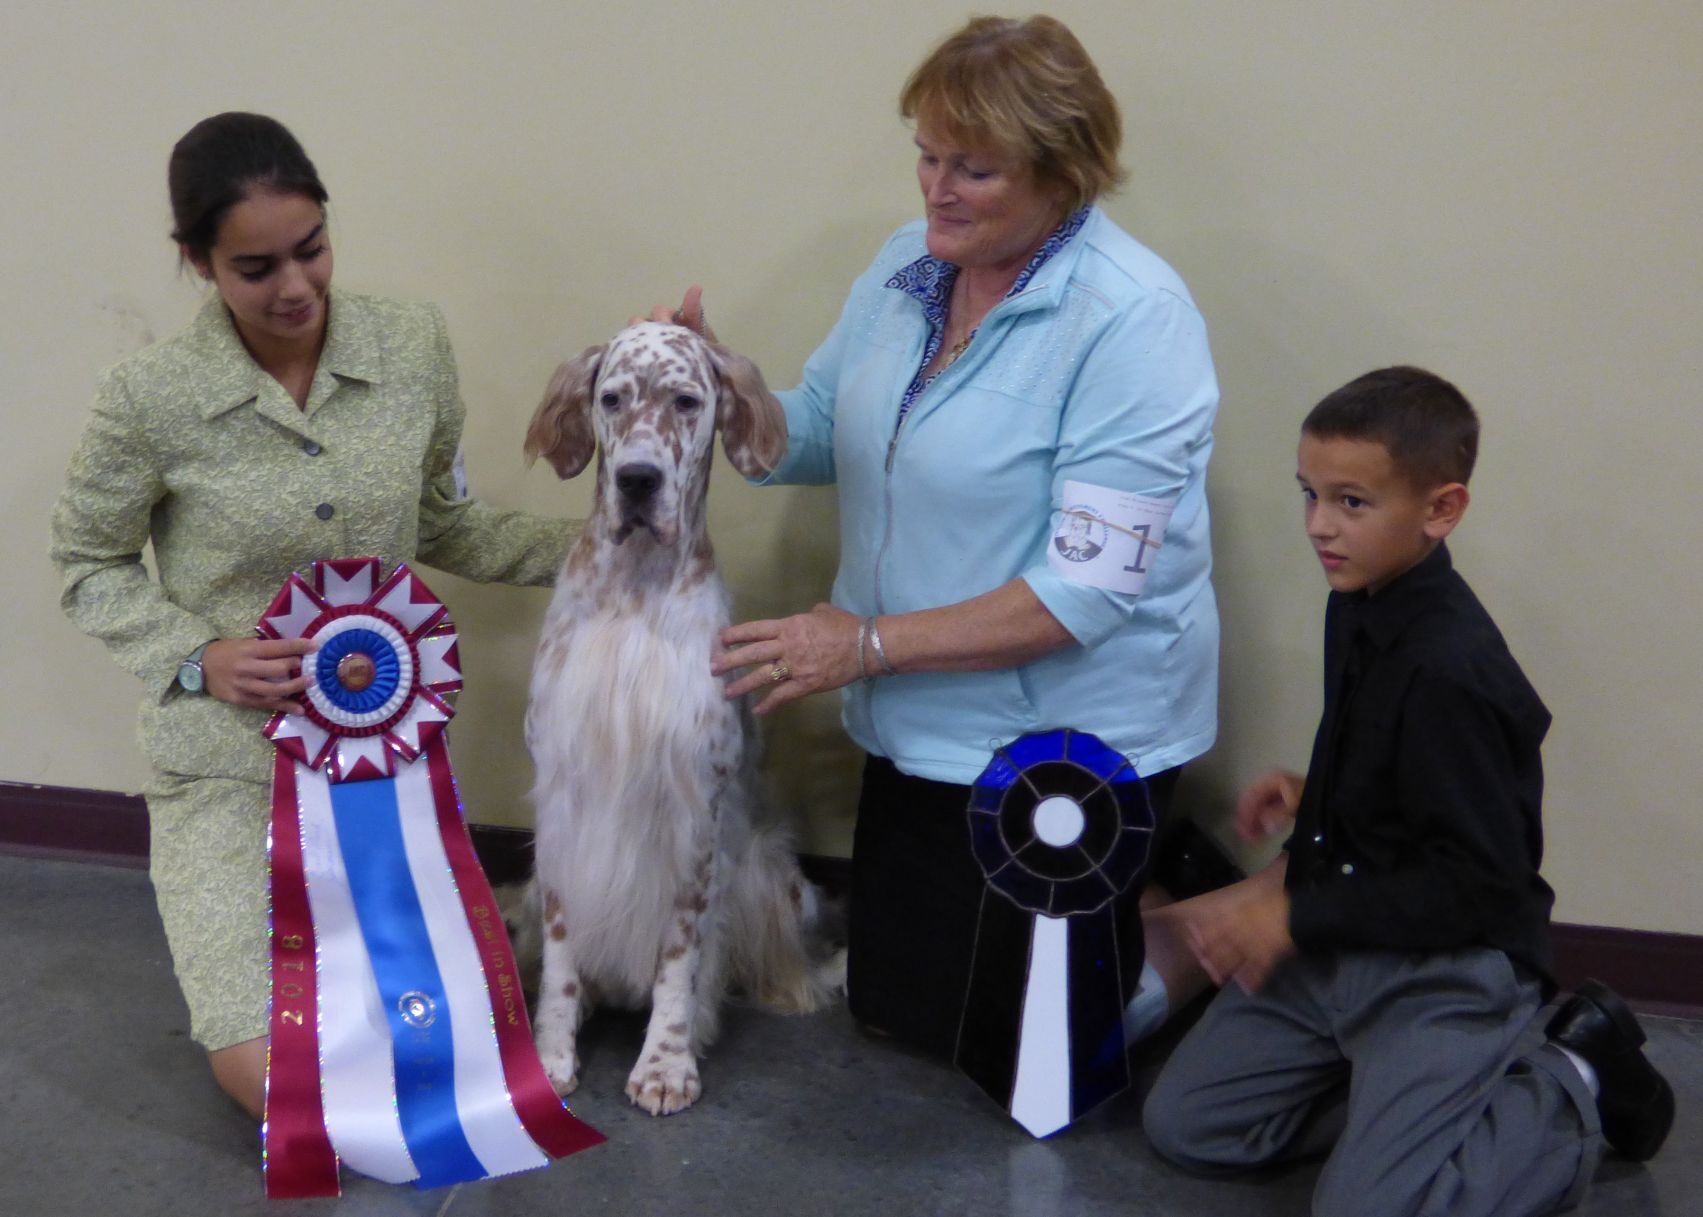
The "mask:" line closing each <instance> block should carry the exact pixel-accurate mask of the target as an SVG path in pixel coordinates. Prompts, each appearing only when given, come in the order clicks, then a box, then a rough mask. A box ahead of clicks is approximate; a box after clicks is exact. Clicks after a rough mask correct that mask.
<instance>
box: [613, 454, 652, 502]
mask: <svg viewBox="0 0 1703 1217" xmlns="http://www.w3.org/2000/svg"><path fill="white" fill-rule="evenodd" d="M661 485H662V470H660V469H658V468H657V467H656V466H655V465H645V464H639V463H634V464H631V465H622V466H621V467H620V468H619V469H617V470H616V471H615V489H617V490H619V491H620V492H621V495H622V497H623V498H628V499H633V500H637V501H642V500H644V499H648V498H650V496H651V495H653V494H655V493H656V491H657V487H659V486H661Z"/></svg>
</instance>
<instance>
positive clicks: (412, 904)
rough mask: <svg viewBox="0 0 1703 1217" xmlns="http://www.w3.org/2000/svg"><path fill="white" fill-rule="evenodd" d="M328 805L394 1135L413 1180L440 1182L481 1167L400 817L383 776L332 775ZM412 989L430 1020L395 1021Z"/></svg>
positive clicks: (481, 1172) (480, 1174) (480, 1173)
mask: <svg viewBox="0 0 1703 1217" xmlns="http://www.w3.org/2000/svg"><path fill="white" fill-rule="evenodd" d="M331 811H332V815H333V817H334V818H335V820H336V822H337V838H338V841H339V842H340V843H341V845H342V848H343V859H344V865H345V867H346V868H347V870H348V873H349V890H350V893H351V895H352V896H353V897H354V902H355V916H356V918H357V920H358V921H359V922H360V925H361V934H362V937H364V938H365V939H366V943H367V951H368V954H369V955H370V956H371V958H372V965H373V973H374V975H375V976H376V977H377V979H378V991H379V995H380V997H381V998H382V999H383V1002H384V1009H385V1017H386V1018H387V1019H388V1020H389V1023H390V1035H391V1042H392V1046H393V1051H394V1056H395V1061H396V1104H397V1114H398V1115H399V1117H400V1118H401V1123H402V1135H403V1139H404V1140H405V1141H406V1142H407V1143H408V1152H409V1155H410V1156H411V1157H412V1158H413V1159H414V1165H415V1166H416V1167H417V1168H418V1169H419V1172H420V1177H419V1178H418V1179H417V1180H415V1186H417V1187H421V1188H431V1187H442V1186H444V1185H446V1184H450V1183H461V1182H465V1181H467V1180H470V1179H483V1178H484V1177H485V1176H486V1175H487V1174H488V1172H487V1171H486V1169H485V1167H484V1164H483V1163H481V1162H480V1161H479V1159H478V1157H477V1155H475V1154H474V1152H473V1148H472V1146H470V1145H469V1144H468V1142H467V1135H466V1133H465V1132H464V1131H463V1130H462V1127H461V1118H460V1115H459V1113H458V1111H457V1108H456V1101H455V1047H454V1041H453V1037H452V1036H451V1033H450V1015H449V1002H448V1001H447V1000H446V999H445V995H444V984H443V978H442V976H441V974H440V973H439V972H438V966H437V960H436V957H435V956H434V954H433V952H432V943H431V938H430V937H429V936H428V934H427V932H426V922H425V914H424V912H423V910H422V909H421V907H420V897H419V895H418V893H417V892H416V891H415V888H414V878H413V875H412V874H411V873H410V872H409V869H408V856H407V851H406V849H405V847H404V844H403V839H402V815H401V808H400V807H399V806H398V803H397V798H396V783H395V781H394V780H392V779H383V780H373V781H366V782H339V783H334V784H333V785H332V787H331ZM413 994H419V995H421V996H423V997H424V999H425V1000H426V1002H428V1003H430V1007H429V1008H430V1010H431V1013H432V1018H431V1020H430V1022H429V1023H428V1024H427V1025H420V1023H421V1022H423V1021H424V1020H421V1019H416V1020H415V1021H414V1022H413V1023H410V1022H409V1021H408V1020H406V1019H404V1017H403V1015H402V1010H401V1003H402V1000H403V998H404V997H406V996H409V995H413Z"/></svg>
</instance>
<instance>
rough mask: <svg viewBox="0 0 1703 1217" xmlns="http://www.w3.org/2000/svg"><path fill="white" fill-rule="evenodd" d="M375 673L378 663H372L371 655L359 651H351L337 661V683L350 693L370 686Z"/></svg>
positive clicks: (376, 672) (361, 690)
mask: <svg viewBox="0 0 1703 1217" xmlns="http://www.w3.org/2000/svg"><path fill="white" fill-rule="evenodd" d="M377 675H378V665H376V664H375V663H373V659H372V656H371V655H367V654H363V653H362V652H360V651H351V652H349V654H347V655H345V656H343V658H342V659H340V660H338V661H337V680H338V683H339V684H341V685H342V686H343V687H344V688H345V689H347V690H349V692H351V693H360V692H363V691H365V690H366V689H369V688H371V687H372V683H373V680H374V678H375V677H376V676H377Z"/></svg>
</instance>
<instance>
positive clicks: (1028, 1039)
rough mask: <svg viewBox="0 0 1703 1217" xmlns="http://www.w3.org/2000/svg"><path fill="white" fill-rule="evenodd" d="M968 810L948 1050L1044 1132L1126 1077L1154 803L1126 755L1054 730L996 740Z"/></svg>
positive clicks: (1014, 1112) (1033, 1129)
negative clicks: (964, 975)
mask: <svg viewBox="0 0 1703 1217" xmlns="http://www.w3.org/2000/svg"><path fill="white" fill-rule="evenodd" d="M968 815H969V820H970V846H971V849H972V851H973V852H974V854H975V858H976V862H977V864H978V865H979V866H980V868H981V871H982V874H983V875H984V876H986V879H987V888H986V890H985V892H984V893H983V897H982V907H981V914H980V918H979V921H978V925H977V931H976V943H975V954H974V957H973V959H972V961H971V969H970V983H969V987H968V990H967V991H966V994H965V1000H964V1013H963V1017H962V1019H961V1020H960V1024H959V1032H958V1042H957V1048H956V1052H955V1059H956V1062H957V1064H958V1067H959V1068H960V1069H962V1070H963V1071H964V1072H965V1073H966V1074H967V1075H968V1076H969V1077H970V1078H971V1079H972V1080H973V1081H974V1082H975V1083H976V1084H977V1085H978V1086H980V1087H981V1088H982V1089H983V1090H984V1091H985V1092H986V1093H987V1094H988V1095H989V1096H990V1097H991V1098H993V1100H994V1101H995V1102H997V1103H999V1104H1000V1106H1002V1107H1004V1108H1006V1110H1007V1111H1009V1112H1010V1113H1011V1116H1012V1118H1013V1119H1015V1120H1016V1121H1017V1122H1018V1123H1019V1124H1021V1125H1022V1126H1023V1127H1024V1128H1025V1129H1027V1130H1028V1131H1029V1132H1030V1133H1031V1134H1032V1135H1034V1136H1036V1137H1044V1136H1048V1135H1050V1134H1052V1133H1055V1132H1057V1131H1059V1130H1060V1129H1062V1128H1064V1127H1066V1126H1068V1125H1069V1124H1070V1123H1071V1121H1073V1120H1075V1119H1078V1118H1079V1117H1081V1116H1082V1115H1083V1114H1085V1113H1086V1112H1087V1111H1088V1110H1089V1109H1091V1108H1093V1107H1095V1106H1097V1105H1099V1104H1100V1103H1103V1102H1104V1101H1105V1100H1107V1099H1109V1098H1111V1097H1112V1096H1113V1095H1115V1094H1117V1093H1119V1092H1120V1091H1122V1090H1124V1089H1125V1088H1126V1087H1127V1086H1128V1085H1129V1080H1130V1079H1129V1067H1128V1063H1127V1060H1126V1057H1125V1046H1124V1038H1123V1011H1124V1006H1125V1005H1126V1003H1127V1002H1128V1001H1129V999H1130V997H1131V996H1132V995H1133V993H1134V989H1135V986H1136V984H1137V983H1138V981H1139V979H1140V975H1141V966H1142V960H1143V955H1144V948H1143V941H1142V936H1141V922H1140V915H1139V910H1138V909H1137V907H1136V898H1137V896H1138V895H1139V893H1140V888H1141V881H1142V880H1143V878H1144V877H1145V873H1146V869H1147V864H1148V859H1149V856H1150V854H1151V846H1152V841H1153V832H1154V827H1155V825H1154V814H1153V807H1152V803H1151V802H1150V800H1149V799H1148V795H1147V784H1146V782H1144V781H1143V780H1142V778H1141V776H1140V774H1138V773H1137V772H1136V769H1135V766H1134V765H1132V764H1131V763H1130V761H1129V760H1128V759H1127V758H1126V757H1124V756H1123V755H1122V754H1121V753H1119V752H1116V751H1114V750H1113V749H1111V748H1110V747H1108V746H1107V745H1106V744H1105V743H1104V742H1103V741H1102V740H1100V738H1099V737H1098V736H1095V735H1092V734H1090V733H1089V732H1086V731H1074V730H1068V729H1064V730H1056V731H1044V732H1032V733H1030V734H1028V735H1024V736H1021V737H1020V738H1018V739H1016V740H1013V741H1012V742H1011V743H1009V744H1006V745H1005V746H1004V747H1002V748H999V749H997V750H996V751H995V752H994V755H993V759H992V760H991V761H990V762H989V763H988V766H987V768H986V769H985V770H983V772H982V774H981V776H980V777H979V778H977V779H976V782H975V784H974V785H973V786H972V787H971V792H970V802H969V808H968Z"/></svg>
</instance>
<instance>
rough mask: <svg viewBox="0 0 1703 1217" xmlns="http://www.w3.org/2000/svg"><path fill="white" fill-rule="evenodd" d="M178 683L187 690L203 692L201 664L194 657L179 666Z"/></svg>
mask: <svg viewBox="0 0 1703 1217" xmlns="http://www.w3.org/2000/svg"><path fill="white" fill-rule="evenodd" d="M177 683H178V684H180V685H182V686H183V687H184V689H185V690H186V691H187V692H190V693H199V692H201V665H200V664H198V663H196V662H195V661H194V660H193V659H186V660H184V661H183V662H182V663H181V664H179V665H178V668H177Z"/></svg>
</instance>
